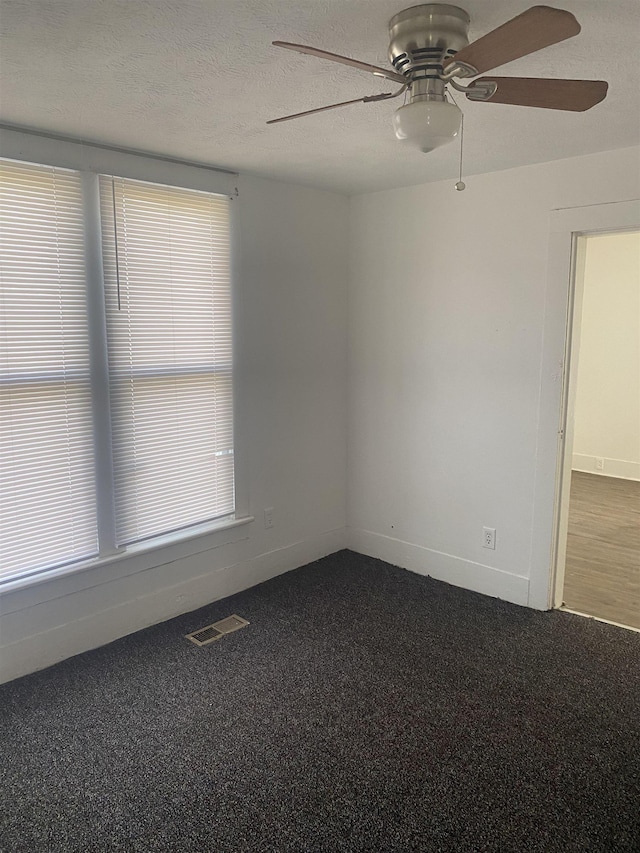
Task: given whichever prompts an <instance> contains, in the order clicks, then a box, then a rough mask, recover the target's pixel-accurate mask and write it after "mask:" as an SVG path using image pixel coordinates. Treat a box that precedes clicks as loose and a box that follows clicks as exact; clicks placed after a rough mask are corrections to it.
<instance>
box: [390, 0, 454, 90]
mask: <svg viewBox="0 0 640 853" xmlns="http://www.w3.org/2000/svg"><path fill="white" fill-rule="evenodd" d="M469 20H470V19H469V15H468V14H467V13H466V12H465V10H464V9H460V8H459V7H458V6H450V5H448V4H446V3H424V4H422V5H420V6H412V7H411V8H409V9H404V10H403V11H402V12H398V14H397V15H394V16H393V18H391V20H390V21H389V60H390V61H391V64H392V65H393V67H394V68H395V69H396V71H398V73H400V74H405V75H406V76H410V77H411V78H412V79H415V78H416V77H417V76H431V75H435V74H436V73H437V69H438V68H440V69H441V68H442V63H443V62H444V61H445V59H447V58H448V57H451V56H454V55H455V54H456V53H457V52H458V51H459V50H461V49H462V48H463V47H466V45H467V44H469ZM421 72H422V73H421Z"/></svg>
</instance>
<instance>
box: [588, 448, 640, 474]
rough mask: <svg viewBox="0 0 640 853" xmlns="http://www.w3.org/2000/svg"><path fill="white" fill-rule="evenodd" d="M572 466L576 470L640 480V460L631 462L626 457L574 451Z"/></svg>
mask: <svg viewBox="0 0 640 853" xmlns="http://www.w3.org/2000/svg"><path fill="white" fill-rule="evenodd" d="M598 458H600V459H601V462H602V468H598V465H597V462H598ZM571 467H572V469H573V470H574V471H582V472H583V473H585V474H600V476H603V477H618V478H619V479H621V480H640V462H629V461H627V460H625V459H608V458H607V457H606V456H605V457H597V456H589V455H588V454H586V453H574V454H573V456H572V459H571Z"/></svg>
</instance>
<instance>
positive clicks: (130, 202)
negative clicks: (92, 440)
mask: <svg viewBox="0 0 640 853" xmlns="http://www.w3.org/2000/svg"><path fill="white" fill-rule="evenodd" d="M100 198H101V217H102V236H103V260H104V277H105V294H106V314H107V340H108V354H109V387H110V395H111V419H112V424H111V430H112V441H113V463H114V486H115V503H116V528H117V531H116V538H117V543H118V544H124V543H128V542H133V541H137V540H140V539H145V538H148V537H151V536H154V535H156V534H159V533H164V532H167V531H171V530H176V529H179V528H183V527H187V526H189V525H193V524H196V523H198V522H202V521H206V520H209V519H213V518H216V517H220V516H223V515H228V514H230V513H232V512H233V509H234V476H233V471H234V466H233V404H232V376H231V367H232V364H231V358H232V352H231V293H230V269H229V200H228V199H227V198H226V197H223V196H216V195H211V194H209V193H201V192H196V191H192V190H184V189H178V188H173V187H165V186H159V185H155V184H148V183H142V182H139V181H132V180H128V179H122V178H110V177H101V178H100Z"/></svg>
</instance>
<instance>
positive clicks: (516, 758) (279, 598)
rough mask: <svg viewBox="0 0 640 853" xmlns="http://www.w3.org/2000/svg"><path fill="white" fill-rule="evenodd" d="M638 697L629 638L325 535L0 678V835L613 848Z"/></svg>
mask: <svg viewBox="0 0 640 853" xmlns="http://www.w3.org/2000/svg"><path fill="white" fill-rule="evenodd" d="M230 613H238V614H239V615H241V616H244V617H245V618H246V619H248V620H249V621H250V622H251V625H250V626H249V627H248V628H245V629H243V630H240V631H238V632H236V633H234V634H231V635H229V636H227V637H226V638H224V639H223V640H221V641H220V642H218V643H213V644H212V645H210V646H207V647H204V648H197V647H196V646H194V645H193V644H191V643H189V642H188V641H187V640H185V639H184V636H183V635H184V634H185V633H187V632H188V631H191V630H195V629H197V628H199V627H201V626H203V625H206V624H209V623H210V622H212V621H214V620H216V619H219V618H222V617H223V616H226V615H228V614H230ZM639 702H640V634H636V633H632V632H628V631H624V630H623V629H620V628H616V627H613V626H610V625H605V624H602V623H598V622H593V621H591V620H587V619H583V618H580V617H578V616H572V615H569V614H565V613H537V612H534V611H531V610H527V609H524V608H520V607H515V606H513V605H509V604H505V603H503V602H500V601H497V600H495V599H491V598H485V597H483V596H481V595H476V594H474V593H471V592H466V591H464V590H460V589H456V588H455V587H451V586H447V585H446V584H442V583H438V582H437V581H433V580H431V579H429V578H422V577H419V576H417V575H414V574H411V573H409V572H405V571H403V570H401V569H397V568H393V567H392V566H389V565H387V564H385V563H381V562H379V561H376V560H372V559H370V558H367V557H362V556H359V555H356V554H353V553H350V552H348V551H343V552H341V553H340V554H336V555H334V556H332V557H328V558H326V559H324V560H320V561H319V562H318V563H315V564H313V565H310V566H306V567H305V568H302V569H298V570H297V571H295V572H292V573H290V574H287V575H284V576H282V577H280V578H276V579H275V580H272V581H269V582H268V583H265V584H263V585H262V586H259V587H255V588H254V589H251V590H248V591H247V592H244V593H241V594H239V595H236V596H234V597H233V598H231V599H227V600H225V601H220V602H217V603H215V604H212V605H210V606H208V607H206V608H203V609H202V610H200V611H197V612H195V613H191V614H187V615H185V616H181V617H179V618H177V619H174V620H172V621H170V622H166V623H164V624H163V625H159V626H156V627H153V628H150V629H148V630H146V631H142V632H140V633H138V634H135V635H132V636H130V637H127V638H125V639H123V640H119V641H118V642H116V643H112V644H111V645H109V646H106V647H104V648H102V649H98V650H97V651H94V652H89V653H87V654H85V655H81V656H79V657H76V658H73V659H71V660H69V661H66V662H64V663H62V664H59V665H58V666H55V667H52V668H51V669H49V670H46V671H44V672H41V673H37V674H35V675H32V676H28V677H26V678H23V679H20V680H18V681H15V682H13V683H11V684H8V685H4V686H3V687H0V740H1V749H2V753H1V762H2V764H1V767H0V773H1V786H2V798H3V800H2V805H1V813H0V850H1V851H2V853H14V851H19V853H50V852H51V853H52V851H55V853H76V851H78V853H109V851H126V853H151V851H171V853H174V851H175V853H182V851H185V853H187V851H188V853H237V851H242V853H244V851H246V852H247V853H249V851H251V853H253V851H255V853H259V851H278V853H294V851H295V853H302V851H305V853H306V851H309V853H314V851H317V853H321V851H322V853H325V852H326V853H341V851H369V853H377V851H379V852H380V853H405V851H416V850H417V851H429V852H430V851H451V852H452V853H465V852H466V851H474V853H477V851H496V852H497V851H500V853H508V851H513V852H514V853H528V851H540V853H555V851H562V853H573V851H575V852H576V853H577V851H580V853H583V851H603V853H605V851H606V853H612V851H630V853H631V851H634V853H637V851H638V850H640V708H639Z"/></svg>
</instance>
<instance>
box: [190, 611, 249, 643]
mask: <svg viewBox="0 0 640 853" xmlns="http://www.w3.org/2000/svg"><path fill="white" fill-rule="evenodd" d="M248 624H249V623H248V622H247V620H246V619H243V618H242V617H241V616H236V614H235V613H234V614H233V616H227V617H226V619H220V621H219V622H214V623H213V624H212V625H207V626H206V627H205V628H199V629H198V630H197V631H193V632H192V633H191V634H187V635H186V637H187V640H191V642H192V643H195V644H196V646H207V645H209V643H214V642H215V641H216V640H221V639H222V638H223V637H224V636H225V634H232V633H233V632H234V631H237V630H238V628H246V626H247V625H248Z"/></svg>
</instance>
